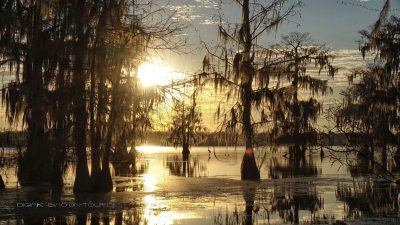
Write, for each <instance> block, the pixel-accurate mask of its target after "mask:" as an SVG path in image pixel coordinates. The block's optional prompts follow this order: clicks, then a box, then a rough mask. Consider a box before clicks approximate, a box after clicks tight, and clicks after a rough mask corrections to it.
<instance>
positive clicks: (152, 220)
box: [144, 195, 196, 225]
mask: <svg viewBox="0 0 400 225" xmlns="http://www.w3.org/2000/svg"><path fill="white" fill-rule="evenodd" d="M144 203H145V208H144V217H145V219H146V221H147V223H146V224H148V225H171V224H174V223H175V221H176V220H184V219H193V218H196V216H195V214H193V213H188V212H176V211H169V209H170V208H173V207H171V206H170V205H169V203H168V202H167V201H166V200H165V199H164V200H160V199H157V198H155V197H154V196H153V195H146V196H145V197H144ZM172 204H173V203H172Z"/></svg>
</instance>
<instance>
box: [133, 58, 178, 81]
mask: <svg viewBox="0 0 400 225" xmlns="http://www.w3.org/2000/svg"><path fill="white" fill-rule="evenodd" d="M138 76H139V80H140V81H141V82H142V84H143V86H144V87H152V86H163V85H168V84H170V83H172V82H173V81H174V80H178V79H181V78H183V74H181V73H178V72H174V71H172V69H171V68H170V67H168V66H166V65H162V64H158V63H155V62H147V63H143V64H142V65H140V66H139V69H138Z"/></svg>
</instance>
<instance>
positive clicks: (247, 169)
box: [241, 149, 260, 180]
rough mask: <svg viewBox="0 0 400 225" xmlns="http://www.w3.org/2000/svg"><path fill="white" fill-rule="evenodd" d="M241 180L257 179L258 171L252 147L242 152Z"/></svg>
mask: <svg viewBox="0 0 400 225" xmlns="http://www.w3.org/2000/svg"><path fill="white" fill-rule="evenodd" d="M241 176H242V180H259V179H260V171H259V170H258V167H257V163H256V158H255V157H254V152H253V149H247V150H246V151H245V152H244V156H243V160H242V167H241Z"/></svg>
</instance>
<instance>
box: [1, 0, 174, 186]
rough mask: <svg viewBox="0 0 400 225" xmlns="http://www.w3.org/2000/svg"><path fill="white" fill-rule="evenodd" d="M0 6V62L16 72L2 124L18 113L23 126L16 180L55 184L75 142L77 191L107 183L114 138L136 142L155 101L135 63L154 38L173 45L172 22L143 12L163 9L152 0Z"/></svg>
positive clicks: (11, 2) (9, 1)
mask: <svg viewBox="0 0 400 225" xmlns="http://www.w3.org/2000/svg"><path fill="white" fill-rule="evenodd" d="M0 10H1V18H0V55H1V61H0V62H1V65H8V66H9V67H10V72H12V73H13V74H15V81H13V82H11V83H8V84H6V85H5V87H4V88H3V93H2V102H3V104H4V105H5V106H6V113H7V116H8V120H9V122H10V123H16V122H18V121H19V119H20V118H21V117H22V119H23V125H24V126H23V128H26V130H27V133H28V142H27V148H26V150H25V151H24V152H21V155H20V162H19V168H18V177H19V180H20V182H21V184H22V185H35V184H37V183H44V182H51V183H52V186H53V191H59V190H60V187H62V185H63V184H62V183H63V179H62V168H63V164H64V155H65V149H66V148H67V145H68V144H67V141H72V144H73V146H74V150H75V153H76V157H77V164H76V165H77V169H76V176H75V183H74V191H75V192H82V191H89V190H97V191H108V190H111V188H112V181H111V175H110V171H109V160H110V155H111V152H112V151H113V149H117V148H116V146H117V145H119V146H120V148H122V147H125V146H126V145H128V144H129V145H130V146H128V147H133V143H135V141H136V139H137V138H138V137H139V136H140V134H139V133H142V131H143V130H144V129H146V128H148V127H149V126H150V124H149V119H148V112H149V111H150V110H151V109H152V105H154V104H155V102H157V101H158V100H159V99H160V98H159V97H157V96H158V95H157V93H156V91H144V89H143V87H141V86H140V85H139V84H138V81H137V80H138V79H137V68H138V66H139V65H140V63H142V62H143V60H144V58H146V53H147V52H148V49H149V48H151V43H153V44H154V45H155V46H156V47H155V48H157V49H160V48H166V49H170V48H173V47H174V46H175V45H171V43H173V42H172V41H171V39H169V37H171V36H172V35H173V34H174V33H175V32H177V31H178V30H179V26H177V24H176V23H174V22H172V21H171V18H170V17H169V15H166V17H167V18H166V19H165V20H164V17H163V16H161V17H163V18H161V17H153V16H150V15H156V14H157V13H158V12H160V11H161V10H160V9H157V7H155V6H154V4H153V3H152V2H151V1H145V2H142V3H140V4H139V3H137V2H136V1H117V0H111V1H108V0H107V1H85V0H81V1H79V0H75V1H57V0H54V1H40V0H38V1H29V2H27V1H18V0H7V1H2V2H1V3H0ZM20 74H22V78H20ZM89 128H90V132H88V131H89ZM89 134H90V135H89ZM88 138H90V145H87V143H89V142H88ZM88 147H91V151H92V174H91V175H90V174H89V168H88V162H87V148H88ZM49 168H51V169H49ZM91 178H92V179H91Z"/></svg>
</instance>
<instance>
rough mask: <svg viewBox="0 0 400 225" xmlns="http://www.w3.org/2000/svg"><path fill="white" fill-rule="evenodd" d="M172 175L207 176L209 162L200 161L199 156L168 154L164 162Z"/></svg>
mask: <svg viewBox="0 0 400 225" xmlns="http://www.w3.org/2000/svg"><path fill="white" fill-rule="evenodd" d="M164 165H165V167H166V168H168V169H169V172H170V173H171V175H174V176H179V177H206V176H207V164H206V163H203V162H200V160H199V157H197V156H189V157H183V156H179V155H172V156H167V158H166V161H165V163H164Z"/></svg>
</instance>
